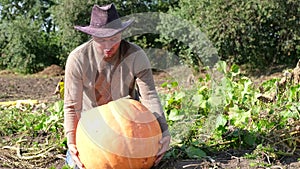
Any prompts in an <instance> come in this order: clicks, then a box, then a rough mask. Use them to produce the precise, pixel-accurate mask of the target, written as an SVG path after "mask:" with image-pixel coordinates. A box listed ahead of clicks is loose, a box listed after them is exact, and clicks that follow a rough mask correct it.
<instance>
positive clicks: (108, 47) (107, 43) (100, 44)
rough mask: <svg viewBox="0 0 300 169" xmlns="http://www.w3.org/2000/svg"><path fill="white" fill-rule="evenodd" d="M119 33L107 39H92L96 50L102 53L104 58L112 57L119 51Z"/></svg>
mask: <svg viewBox="0 0 300 169" xmlns="http://www.w3.org/2000/svg"><path fill="white" fill-rule="evenodd" d="M121 38H122V36H121V33H119V34H116V35H114V36H111V37H108V38H98V37H93V40H94V41H95V42H96V43H95V44H96V47H97V49H98V50H100V51H102V52H103V53H104V58H110V57H112V56H113V55H114V54H115V53H116V52H117V51H118V49H119V46H120V43H121Z"/></svg>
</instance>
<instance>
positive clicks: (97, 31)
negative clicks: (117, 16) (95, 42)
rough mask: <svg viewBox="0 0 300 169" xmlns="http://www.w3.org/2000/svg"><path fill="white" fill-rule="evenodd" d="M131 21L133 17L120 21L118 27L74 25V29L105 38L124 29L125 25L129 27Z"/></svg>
mask: <svg viewBox="0 0 300 169" xmlns="http://www.w3.org/2000/svg"><path fill="white" fill-rule="evenodd" d="M132 23H133V19H130V20H128V21H126V22H123V23H122V26H121V27H120V28H117V29H114V28H105V27H104V28H95V27H91V26H74V28H75V29H77V30H79V31H81V32H84V33H86V34H89V35H92V36H95V37H98V38H107V37H111V36H114V35H116V34H118V33H120V32H122V31H124V30H125V29H126V28H127V27H129V26H130V25H131V24H132Z"/></svg>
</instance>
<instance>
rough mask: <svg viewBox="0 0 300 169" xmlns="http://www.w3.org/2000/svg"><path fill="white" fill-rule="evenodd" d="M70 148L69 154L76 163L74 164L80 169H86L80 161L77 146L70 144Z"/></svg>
mask: <svg viewBox="0 0 300 169" xmlns="http://www.w3.org/2000/svg"><path fill="white" fill-rule="evenodd" d="M68 147H69V152H70V154H71V157H72V159H73V161H74V163H75V164H76V165H77V166H78V167H79V168H80V169H85V167H84V165H83V164H82V163H81V161H80V160H79V157H78V151H77V148H76V145H75V144H69V145H68Z"/></svg>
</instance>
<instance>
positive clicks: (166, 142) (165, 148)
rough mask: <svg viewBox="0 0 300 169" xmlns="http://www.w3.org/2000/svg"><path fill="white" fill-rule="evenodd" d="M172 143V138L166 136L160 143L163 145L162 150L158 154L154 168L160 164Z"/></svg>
mask: <svg viewBox="0 0 300 169" xmlns="http://www.w3.org/2000/svg"><path fill="white" fill-rule="evenodd" d="M170 141H171V136H165V137H163V138H162V139H161V140H160V141H159V143H160V144H161V149H160V150H159V152H158V153H157V156H156V160H155V162H154V166H156V165H157V164H158V163H159V162H160V160H161V159H162V158H163V156H164V155H165V153H166V151H168V150H169V145H170Z"/></svg>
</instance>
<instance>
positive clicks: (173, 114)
mask: <svg viewBox="0 0 300 169" xmlns="http://www.w3.org/2000/svg"><path fill="white" fill-rule="evenodd" d="M183 117H184V115H180V114H179V111H178V110H177V109H172V110H171V111H170V114H169V116H168V118H169V120H172V121H178V120H182V119H183Z"/></svg>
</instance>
